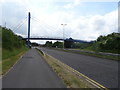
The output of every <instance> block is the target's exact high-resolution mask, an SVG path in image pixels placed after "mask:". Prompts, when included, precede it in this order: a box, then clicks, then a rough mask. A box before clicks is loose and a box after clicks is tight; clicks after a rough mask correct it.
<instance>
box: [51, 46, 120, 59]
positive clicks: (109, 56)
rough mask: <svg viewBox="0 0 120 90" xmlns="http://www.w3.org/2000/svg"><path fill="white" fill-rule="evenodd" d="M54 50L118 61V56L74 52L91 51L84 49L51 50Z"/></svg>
mask: <svg viewBox="0 0 120 90" xmlns="http://www.w3.org/2000/svg"><path fill="white" fill-rule="evenodd" d="M52 49H55V50H60V51H65V52H71V53H77V54H83V55H87V56H94V57H99V58H104V59H110V60H120V56H111V55H101V54H98V53H97V52H96V53H88V52H82V51H75V50H83V51H91V50H86V49H75V50H67V49H66V50H63V49H56V48H52Z"/></svg>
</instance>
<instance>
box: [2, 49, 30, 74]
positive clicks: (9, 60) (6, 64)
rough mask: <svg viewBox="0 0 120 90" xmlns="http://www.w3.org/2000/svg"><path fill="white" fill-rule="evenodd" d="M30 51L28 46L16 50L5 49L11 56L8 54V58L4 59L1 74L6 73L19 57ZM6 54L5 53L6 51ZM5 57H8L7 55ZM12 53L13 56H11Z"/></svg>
mask: <svg viewBox="0 0 120 90" xmlns="http://www.w3.org/2000/svg"><path fill="white" fill-rule="evenodd" d="M26 51H28V48H26V47H25V48H22V49H19V50H16V51H13V52H11V51H5V52H7V53H6V54H8V55H9V57H8V56H7V58H5V59H2V63H1V64H2V72H1V73H0V75H1V74H2V75H4V74H5V73H6V72H7V71H8V70H9V69H10V68H11V67H12V66H13V65H14V64H15V63H16V62H17V61H18V60H19V58H20V57H21V56H22V55H23V54H24V53H25V52H26ZM4 54H5V53H4ZM4 54H2V55H3V57H6V55H5V56H4ZM10 55H11V56H10Z"/></svg>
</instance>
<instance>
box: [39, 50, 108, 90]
mask: <svg viewBox="0 0 120 90" xmlns="http://www.w3.org/2000/svg"><path fill="white" fill-rule="evenodd" d="M37 50H38V51H39V53H40V54H41V55H42V56H43V58H44V60H45V61H46V62H47V63H48V64H49V65H50V67H51V68H52V69H53V70H54V71H55V72H56V73H57V74H58V76H59V77H60V78H61V79H62V80H63V81H64V83H65V84H66V86H67V88H87V89H92V88H100V89H103V88H104V87H102V86H100V85H98V84H97V83H95V82H92V80H91V79H89V78H88V77H86V76H84V75H83V74H81V73H79V72H77V71H76V70H74V69H72V68H71V67H69V66H68V65H66V64H64V63H62V62H60V61H59V60H57V59H55V58H54V57H52V56H50V55H47V54H45V53H43V52H42V51H41V50H39V49H37ZM104 89H106V88H104Z"/></svg>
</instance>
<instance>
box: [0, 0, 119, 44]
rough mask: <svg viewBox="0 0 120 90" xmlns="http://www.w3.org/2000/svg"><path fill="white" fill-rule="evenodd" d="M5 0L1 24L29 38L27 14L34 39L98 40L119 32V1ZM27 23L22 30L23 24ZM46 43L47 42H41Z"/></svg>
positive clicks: (2, 5) (0, 3)
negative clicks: (102, 36) (100, 36)
mask: <svg viewBox="0 0 120 90" xmlns="http://www.w3.org/2000/svg"><path fill="white" fill-rule="evenodd" d="M96 1H97V2H95V0H1V1H0V7H2V11H1V12H2V17H1V15H0V19H1V18H2V22H1V21H0V25H2V26H5V22H6V26H7V28H10V29H12V30H13V31H14V32H15V33H17V34H20V35H23V36H26V35H27V16H28V15H27V14H28V12H30V13H31V37H32V36H36V37H37V36H40V37H41V36H43V37H61V38H62V37H63V26H62V25H61V24H67V26H65V27H64V33H65V35H64V37H65V38H69V37H72V38H74V39H80V40H87V41H90V40H95V39H97V37H98V36H99V35H107V34H110V33H112V32H118V0H96ZM22 23H24V24H23V25H22V26H21V27H20V28H17V26H18V25H19V24H22ZM37 42H39V43H44V42H45V41H37Z"/></svg>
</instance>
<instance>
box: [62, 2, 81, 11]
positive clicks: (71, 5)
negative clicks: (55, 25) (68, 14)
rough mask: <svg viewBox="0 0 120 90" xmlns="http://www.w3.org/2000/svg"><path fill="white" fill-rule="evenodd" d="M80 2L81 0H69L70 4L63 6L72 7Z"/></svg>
mask: <svg viewBox="0 0 120 90" xmlns="http://www.w3.org/2000/svg"><path fill="white" fill-rule="evenodd" d="M79 4H80V0H74V1H72V2H69V3H68V4H66V5H64V6H63V7H64V8H65V9H70V8H74V7H75V6H77V5H79Z"/></svg>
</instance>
